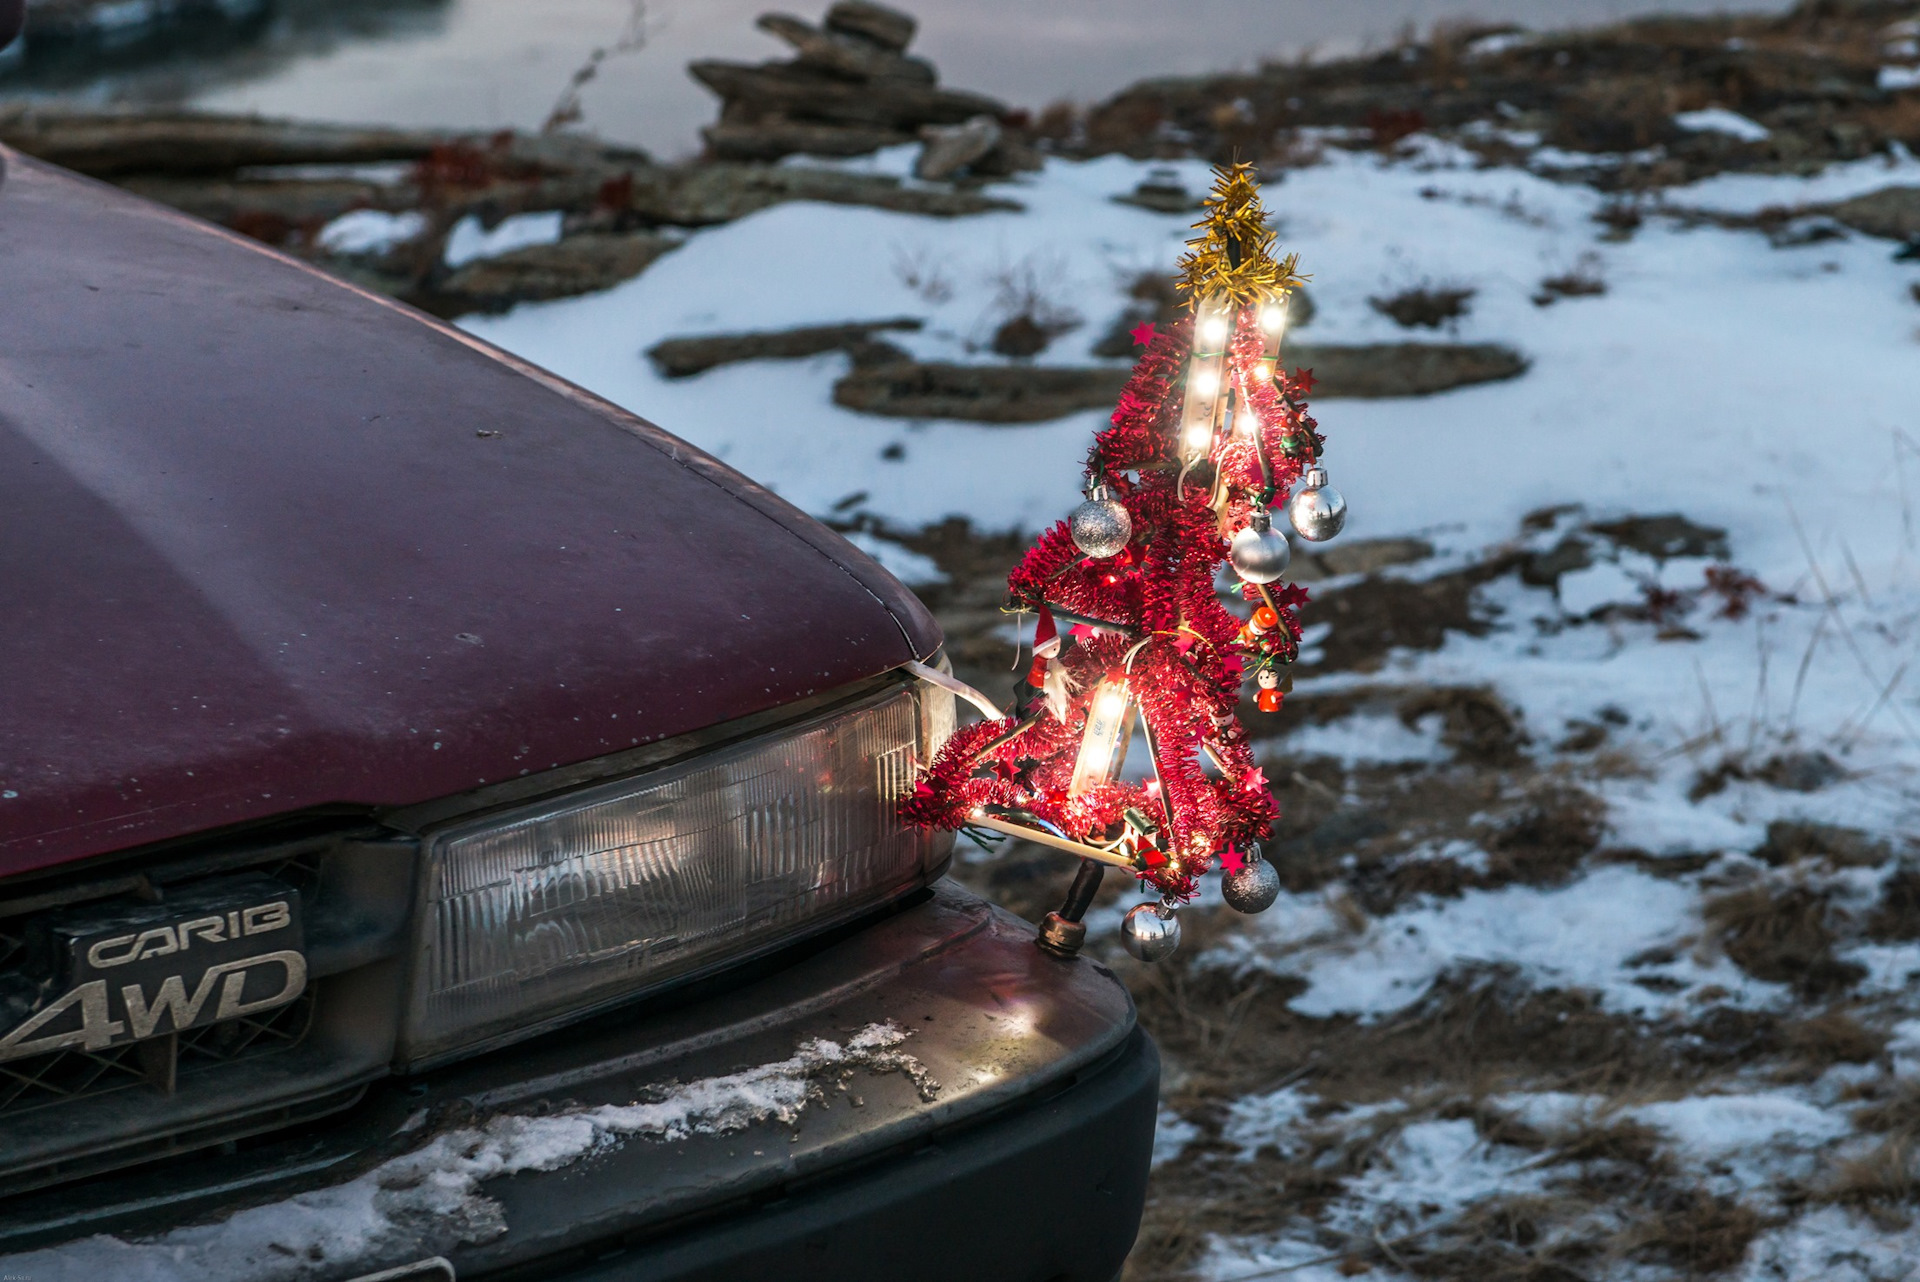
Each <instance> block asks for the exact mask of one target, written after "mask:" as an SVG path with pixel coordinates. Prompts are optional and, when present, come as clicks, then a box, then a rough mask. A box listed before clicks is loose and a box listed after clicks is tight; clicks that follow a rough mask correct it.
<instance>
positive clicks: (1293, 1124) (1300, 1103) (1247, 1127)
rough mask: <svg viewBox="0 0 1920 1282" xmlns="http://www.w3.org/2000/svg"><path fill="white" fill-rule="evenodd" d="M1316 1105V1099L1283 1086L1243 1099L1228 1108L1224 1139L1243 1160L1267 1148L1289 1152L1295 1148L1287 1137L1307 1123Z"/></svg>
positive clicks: (1242, 1097) (1223, 1133) (1298, 1090)
mask: <svg viewBox="0 0 1920 1282" xmlns="http://www.w3.org/2000/svg"><path fill="white" fill-rule="evenodd" d="M1313 1102H1314V1099H1313V1096H1311V1095H1309V1094H1307V1093H1306V1092H1305V1091H1302V1090H1301V1089H1300V1088H1299V1087H1297V1086H1283V1087H1281V1088H1280V1089H1279V1090H1277V1091H1268V1092H1267V1093H1266V1094H1264V1095H1243V1096H1241V1097H1240V1098H1239V1099H1237V1100H1235V1101H1234V1102H1233V1103H1232V1104H1231V1105H1229V1106H1228V1108H1227V1122H1226V1125H1225V1126H1224V1127H1222V1128H1221V1131H1220V1137H1221V1138H1222V1139H1224V1140H1225V1141H1226V1142H1227V1143H1229V1144H1232V1145H1234V1146H1235V1147H1237V1148H1238V1149H1239V1150H1240V1156H1241V1158H1243V1159H1245V1158H1250V1157H1252V1156H1253V1154H1254V1152H1255V1150H1257V1149H1259V1148H1260V1147H1261V1146H1262V1145H1266V1144H1272V1145H1275V1146H1277V1147H1278V1148H1279V1149H1280V1151H1281V1152H1283V1153H1284V1152H1287V1151H1289V1150H1290V1149H1291V1148H1292V1147H1293V1146H1292V1145H1290V1144H1289V1143H1288V1139H1289V1136H1288V1135H1287V1134H1286V1133H1287V1132H1288V1131H1292V1130H1295V1129H1297V1128H1298V1127H1299V1126H1300V1124H1301V1123H1303V1122H1305V1121H1306V1119H1307V1109H1308V1108H1309V1107H1311V1106H1312V1104H1313Z"/></svg>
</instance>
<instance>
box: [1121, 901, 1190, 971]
mask: <svg viewBox="0 0 1920 1282" xmlns="http://www.w3.org/2000/svg"><path fill="white" fill-rule="evenodd" d="M1120 942H1121V943H1122V944H1123V945H1125V946H1126V950H1127V951H1128V952H1130V953H1132V954H1133V955H1134V956H1135V957H1138V958H1139V959H1140V960H1141V961H1143V962H1157V961H1162V960H1164V959H1166V958H1168V957H1171V956H1173V950H1174V949H1176V948H1178V947H1180V917H1179V914H1177V913H1176V912H1174V910H1173V909H1171V908H1166V907H1162V906H1161V905H1159V904H1156V903H1152V902H1148V903H1144V904H1135V905H1134V906H1133V907H1131V908H1129V909H1128V910H1127V915H1126V917H1125V918H1124V919H1123V920H1122V921H1121V923H1120Z"/></svg>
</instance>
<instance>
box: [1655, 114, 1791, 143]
mask: <svg viewBox="0 0 1920 1282" xmlns="http://www.w3.org/2000/svg"><path fill="white" fill-rule="evenodd" d="M1673 123H1674V124H1676V125H1679V126H1680V127H1681V128H1682V129H1685V130H1687V131H1689V132H1691V133H1710V134H1726V135H1727V136H1728V137H1731V138H1738V139H1739V140H1740V141H1741V142H1765V141H1766V140H1767V139H1769V138H1771V137H1773V131H1772V130H1771V129H1768V128H1767V127H1766V126H1765V125H1763V124H1761V123H1760V122H1759V121H1757V120H1753V119H1750V118H1749V117H1746V116H1743V115H1741V114H1740V113H1739V112H1737V111H1728V110H1727V109H1726V108H1725V107H1707V108H1703V109H1702V110H1700V111H1682V112H1680V113H1678V114H1677V115H1675V116H1674V118H1673Z"/></svg>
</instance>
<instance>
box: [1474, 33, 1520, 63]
mask: <svg viewBox="0 0 1920 1282" xmlns="http://www.w3.org/2000/svg"><path fill="white" fill-rule="evenodd" d="M1533 40H1534V36H1533V33H1532V32H1531V31H1496V32H1494V33H1493V34H1492V35H1490V36H1481V37H1480V38H1479V39H1477V40H1470V41H1468V42H1467V57H1469V58H1491V57H1493V56H1494V55H1495V54H1499V53H1505V52H1506V51H1507V50H1509V49H1520V48H1524V47H1525V46H1527V45H1530V44H1532V43H1533Z"/></svg>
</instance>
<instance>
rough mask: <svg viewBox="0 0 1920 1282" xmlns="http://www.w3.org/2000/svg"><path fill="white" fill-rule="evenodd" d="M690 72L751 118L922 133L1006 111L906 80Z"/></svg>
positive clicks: (740, 69) (713, 64)
mask: <svg viewBox="0 0 1920 1282" xmlns="http://www.w3.org/2000/svg"><path fill="white" fill-rule="evenodd" d="M687 72H688V74H690V75H691V76H693V78H694V79H696V80H698V81H699V82H700V83H701V84H703V85H705V86H707V88H709V89H711V90H713V91H714V92H715V93H717V94H719V95H720V97H721V98H722V99H723V100H724V101H725V102H726V103H727V104H728V107H729V110H733V109H735V107H736V104H737V105H738V107H739V109H740V110H741V113H742V115H743V116H744V117H746V118H753V117H756V116H766V115H780V116H786V117H788V118H790V119H794V120H817V121H820V122H823V123H826V124H836V125H865V126H879V127H881V128H887V129H918V128H919V127H920V126H921V125H928V124H933V125H957V124H959V123H960V122H961V121H963V120H967V119H970V118H971V117H974V116H978V115H982V114H985V115H991V116H999V115H1001V114H1003V113H1004V111H1005V110H1006V108H1005V107H1004V105H1003V104H1001V103H1000V102H998V101H996V100H994V99H992V98H989V97H987V96H985V95H984V94H977V93H964V92H961V91H959V90H955V89H939V88H936V87H934V86H932V85H928V84H918V83H914V82H910V81H904V80H876V81H870V82H865V83H862V82H859V81H852V80H847V79H845V78H843V77H840V76H833V75H828V74H827V73H825V72H823V71H820V70H818V69H816V68H813V67H804V66H801V65H799V64H797V63H793V64H782V63H769V64H765V65H760V66H755V65H753V64H750V63H742V62H723V61H720V60H718V59H703V60H701V61H698V62H692V63H689V64H688V65H687Z"/></svg>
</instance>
